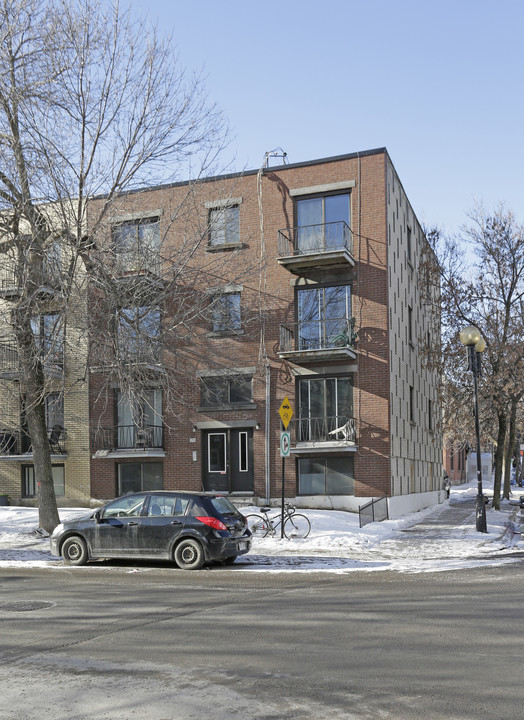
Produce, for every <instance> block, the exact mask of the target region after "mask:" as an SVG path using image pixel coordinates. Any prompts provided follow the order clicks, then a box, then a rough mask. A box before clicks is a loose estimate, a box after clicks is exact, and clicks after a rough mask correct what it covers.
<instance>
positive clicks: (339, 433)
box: [292, 415, 357, 445]
mask: <svg viewBox="0 0 524 720" xmlns="http://www.w3.org/2000/svg"><path fill="white" fill-rule="evenodd" d="M292 428H293V431H294V438H295V442H297V443H308V442H335V441H341V442H345V443H348V444H349V445H354V444H356V441H357V431H356V425H355V419H354V418H352V417H349V416H348V415H333V416H331V417H309V416H302V417H300V416H299V417H297V418H294V419H293V420H292Z"/></svg>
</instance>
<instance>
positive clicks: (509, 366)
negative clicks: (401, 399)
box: [439, 206, 524, 508]
mask: <svg viewBox="0 0 524 720" xmlns="http://www.w3.org/2000/svg"><path fill="white" fill-rule="evenodd" d="M471 221H472V222H471V224H470V225H469V226H467V227H465V228H463V231H462V233H461V236H460V237H459V238H455V239H449V238H448V239H445V240H442V239H441V238H440V243H439V260H440V270H441V283H442V318H443V361H444V368H445V374H446V384H445V387H446V389H447V391H448V399H447V402H445V409H446V410H445V412H446V413H447V418H446V420H447V424H448V428H449V427H451V428H453V430H452V433H451V434H452V435H453V436H455V437H462V438H464V439H468V440H469V441H470V442H471V443H473V432H472V422H471V421H472V413H471V407H472V406H471V402H470V401H468V398H467V396H468V394H470V389H469V388H468V376H467V371H466V368H465V361H464V348H463V347H462V346H461V345H460V343H459V342H458V333H459V331H460V330H461V329H462V327H464V326H466V325H474V326H476V327H478V328H479V330H480V331H481V333H482V335H483V337H484V339H485V341H486V350H485V351H484V353H483V355H482V368H483V374H482V379H481V383H480V388H479V390H480V394H481V398H482V402H481V412H482V419H481V429H482V431H483V434H484V440H485V441H486V440H488V439H491V440H492V441H493V442H494V444H495V445H496V451H495V484H494V497H493V506H494V507H495V508H499V507H500V493H501V490H502V472H503V463H504V454H505V448H506V442H507V440H508V437H507V435H508V427H509V426H510V425H513V427H514V420H512V418H516V414H517V408H518V406H519V403H520V400H521V398H522V387H523V386H524V343H523V341H524V317H523V312H522V310H523V306H522V302H523V298H524V229H523V227H522V226H521V225H519V224H518V223H517V222H516V220H515V218H514V216H513V214H512V213H511V212H509V211H507V210H506V209H505V208H504V207H503V206H500V207H498V208H497V209H496V210H495V211H494V212H493V213H486V212H485V211H484V210H483V209H482V208H478V209H477V210H476V211H475V212H474V213H472V215H471ZM514 432H515V430H512V435H513V440H512V439H511V437H510V438H509V443H510V444H511V447H513V445H512V443H514ZM503 491H504V496H506V497H509V476H508V482H507V483H506V484H505V486H504V488H503Z"/></svg>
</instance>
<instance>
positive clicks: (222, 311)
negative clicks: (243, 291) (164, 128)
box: [211, 292, 242, 333]
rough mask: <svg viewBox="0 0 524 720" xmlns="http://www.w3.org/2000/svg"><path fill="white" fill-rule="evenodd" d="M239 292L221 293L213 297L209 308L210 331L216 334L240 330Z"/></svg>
mask: <svg viewBox="0 0 524 720" xmlns="http://www.w3.org/2000/svg"><path fill="white" fill-rule="evenodd" d="M241 328H242V321H241V316H240V292H221V293H218V294H217V295H215V296H214V297H213V300H212V306H211V329H212V331H213V332H217V333H232V332H237V331H239V330H241Z"/></svg>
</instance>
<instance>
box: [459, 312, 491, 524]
mask: <svg viewBox="0 0 524 720" xmlns="http://www.w3.org/2000/svg"><path fill="white" fill-rule="evenodd" d="M460 341H461V343H463V344H464V345H465V346H466V347H467V349H468V370H471V371H472V372H473V392H474V401H475V433H476V436H477V488H478V489H477V513H476V527H477V531H478V532H484V533H487V532H488V528H487V524H486V502H485V500H484V494H483V492H482V458H481V455H480V423H479V401H478V377H479V375H480V369H481V368H480V358H481V353H483V352H484V349H485V347H486V343H485V342H484V339H483V337H482V335H481V334H480V331H479V330H478V329H477V328H476V327H473V326H470V327H467V328H464V330H462V331H461V333H460Z"/></svg>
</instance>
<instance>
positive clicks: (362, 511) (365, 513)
mask: <svg viewBox="0 0 524 720" xmlns="http://www.w3.org/2000/svg"><path fill="white" fill-rule="evenodd" d="M358 519H359V523H360V527H364V525H367V524H368V523H370V522H382V520H388V519H389V513H388V499H387V497H386V496H385V495H384V496H383V497H381V498H377V499H376V500H375V498H373V499H372V500H370V501H369V502H368V503H366V504H365V505H360V506H359V508H358Z"/></svg>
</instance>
